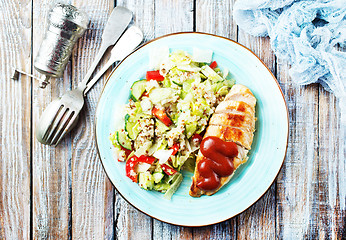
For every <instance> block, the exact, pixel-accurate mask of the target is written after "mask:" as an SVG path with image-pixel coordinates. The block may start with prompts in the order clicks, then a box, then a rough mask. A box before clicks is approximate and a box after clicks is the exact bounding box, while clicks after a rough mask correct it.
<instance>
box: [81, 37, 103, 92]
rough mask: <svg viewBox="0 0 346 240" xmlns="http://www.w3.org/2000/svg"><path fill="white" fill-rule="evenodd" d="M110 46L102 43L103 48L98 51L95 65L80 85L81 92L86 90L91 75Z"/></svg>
mask: <svg viewBox="0 0 346 240" xmlns="http://www.w3.org/2000/svg"><path fill="white" fill-rule="evenodd" d="M108 47H109V45H105V44H103V43H101V47H100V50H99V51H98V53H97V55H96V57H95V59H94V61H93V63H92V64H91V66H90V67H89V70H88V72H87V73H86V75H85V76H84V78H83V80H82V81H81V82H80V83H79V84H78V88H79V89H81V90H84V89H85V88H86V86H87V84H88V82H89V80H90V77H91V75H92V74H93V72H94V71H95V69H96V67H97V65H98V64H99V62H100V60H101V58H102V57H103V55H104V54H105V52H106V50H107V49H108Z"/></svg>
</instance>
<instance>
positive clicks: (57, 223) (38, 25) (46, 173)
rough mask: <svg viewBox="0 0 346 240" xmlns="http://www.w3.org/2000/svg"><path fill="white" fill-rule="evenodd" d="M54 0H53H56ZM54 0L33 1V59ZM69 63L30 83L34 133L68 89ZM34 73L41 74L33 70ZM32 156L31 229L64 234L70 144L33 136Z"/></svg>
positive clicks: (36, 234)
mask: <svg viewBox="0 0 346 240" xmlns="http://www.w3.org/2000/svg"><path fill="white" fill-rule="evenodd" d="M55 2H56V1H55ZM53 5H54V1H53V2H52V1H49V0H46V1H38V0H34V1H33V42H32V47H33V58H34V59H35V57H36V55H37V52H38V50H39V47H40V44H41V42H42V40H43V38H44V34H45V32H46V27H47V24H48V19H47V15H48V11H49V9H50V8H51V7H52V6H53ZM69 70H70V64H68V66H67V68H66V71H65V73H64V76H63V78H59V79H51V84H49V85H48V86H47V88H46V89H40V88H39V83H38V82H37V81H34V84H33V103H32V104H33V113H32V115H33V126H32V127H33V129H32V131H33V133H34V132H35V129H36V125H37V124H38V120H39V117H40V116H41V114H42V111H43V110H44V109H45V108H46V106H47V105H48V104H49V103H50V101H51V100H52V99H55V98H57V97H59V96H60V95H61V94H62V93H63V92H65V91H66V90H68V89H70V87H71V83H70V80H71V78H70V75H71V72H70V71H69ZM33 73H34V74H35V75H37V76H42V75H40V74H39V73H38V72H37V71H36V70H34V71H33ZM31 141H32V148H33V150H32V158H33V166H32V168H33V173H32V174H33V175H32V179H33V193H32V194H33V196H32V199H33V201H32V204H33V212H32V214H33V216H32V220H33V223H32V228H33V229H32V232H33V237H34V239H42V238H50V239H58V238H60V239H61V238H67V237H68V236H69V224H70V212H69V209H70V201H69V199H70V198H69V197H70V195H69V191H70V189H69V184H70V181H69V171H70V166H69V159H71V144H70V142H69V141H67V140H63V141H62V142H61V143H60V144H59V146H58V147H57V148H54V147H49V146H45V145H42V144H41V143H39V142H38V141H37V140H36V137H35V135H33V136H32V139H31Z"/></svg>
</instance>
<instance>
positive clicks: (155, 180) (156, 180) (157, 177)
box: [153, 172, 164, 183]
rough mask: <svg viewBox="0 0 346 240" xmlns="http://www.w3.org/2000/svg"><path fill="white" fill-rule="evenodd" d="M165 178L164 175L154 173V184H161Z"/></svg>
mask: <svg viewBox="0 0 346 240" xmlns="http://www.w3.org/2000/svg"><path fill="white" fill-rule="evenodd" d="M163 176H164V174H163V173H159V172H154V173H153V178H154V182H155V183H159V182H161V179H162V178H163Z"/></svg>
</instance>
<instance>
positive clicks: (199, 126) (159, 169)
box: [110, 48, 234, 199]
mask: <svg viewBox="0 0 346 240" xmlns="http://www.w3.org/2000/svg"><path fill="white" fill-rule="evenodd" d="M212 55H213V52H212V51H209V50H204V49H195V48H194V49H193V54H192V55H190V54H189V53H187V52H185V51H182V50H176V51H173V52H171V53H170V51H169V49H168V48H160V49H155V50H153V51H152V52H151V53H150V56H149V57H150V67H151V68H152V70H150V71H148V72H147V73H146V78H145V79H141V80H138V81H136V82H134V83H133V85H132V87H131V92H130V98H129V101H128V103H127V104H126V105H125V106H124V113H123V124H121V126H119V129H118V130H117V131H116V132H115V133H113V134H111V137H110V139H111V141H112V144H113V146H114V147H115V152H116V155H117V156H116V157H117V159H118V161H124V162H126V163H125V174H126V176H127V177H129V178H130V179H131V180H132V181H133V182H136V183H138V185H139V186H140V187H141V188H143V189H145V190H155V191H159V192H162V193H165V195H164V197H165V198H167V199H170V198H171V197H172V195H173V193H174V192H175V191H176V190H177V188H178V187H179V185H180V183H181V182H182V180H183V175H182V174H181V171H182V170H187V171H192V172H193V170H194V165H195V159H196V155H197V153H198V149H199V145H200V143H201V141H202V136H203V131H204V130H205V128H206V126H207V124H208V120H209V117H210V116H211V115H212V114H213V112H214V110H215V107H216V106H217V105H218V103H219V102H221V101H222V100H223V98H224V96H225V95H226V94H227V93H228V92H229V90H230V88H231V87H232V86H233V85H234V80H232V79H230V78H228V77H227V76H228V70H227V69H223V71H221V70H220V68H218V67H217V63H216V62H215V61H212Z"/></svg>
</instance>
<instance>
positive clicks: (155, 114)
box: [152, 107, 172, 127]
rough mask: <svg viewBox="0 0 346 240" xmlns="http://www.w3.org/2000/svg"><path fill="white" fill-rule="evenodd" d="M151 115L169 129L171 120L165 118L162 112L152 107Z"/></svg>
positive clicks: (164, 113) (165, 115)
mask: <svg viewBox="0 0 346 240" xmlns="http://www.w3.org/2000/svg"><path fill="white" fill-rule="evenodd" d="M152 113H153V114H154V116H155V117H157V118H158V119H159V120H160V121H161V122H162V123H163V124H165V125H166V126H167V127H169V126H170V125H171V124H172V120H171V119H170V118H169V117H168V116H167V114H166V112H165V111H164V110H162V109H158V108H156V107H154V108H153V110H152Z"/></svg>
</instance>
